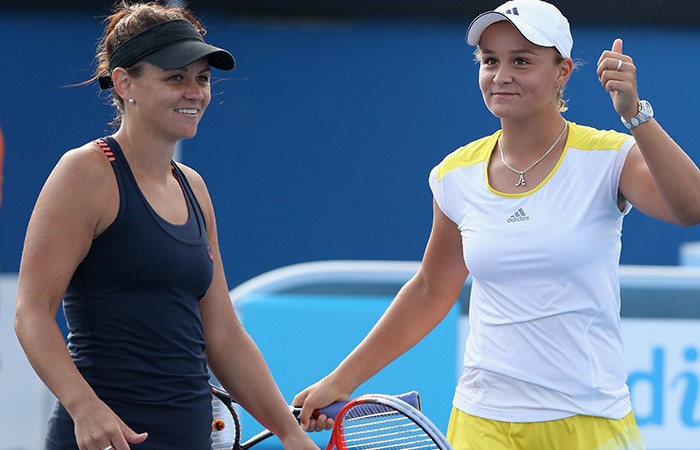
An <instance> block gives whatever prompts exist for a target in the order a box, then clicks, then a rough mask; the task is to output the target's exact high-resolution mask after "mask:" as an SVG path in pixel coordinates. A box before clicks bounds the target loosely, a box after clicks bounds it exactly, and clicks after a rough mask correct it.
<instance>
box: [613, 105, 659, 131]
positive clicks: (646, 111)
mask: <svg viewBox="0 0 700 450" xmlns="http://www.w3.org/2000/svg"><path fill="white" fill-rule="evenodd" d="M653 117H654V109H653V108H652V107H651V103H649V102H648V101H646V100H640V101H639V112H638V113H637V115H636V116H634V117H632V118H631V119H630V120H629V121H628V120H625V118H624V117H620V120H621V121H622V123H623V124H624V125H625V126H626V127H627V129H628V130H631V129H632V128H636V127H638V126H639V125H641V124H643V123H644V122H646V121H648V120H649V119H652V118H653Z"/></svg>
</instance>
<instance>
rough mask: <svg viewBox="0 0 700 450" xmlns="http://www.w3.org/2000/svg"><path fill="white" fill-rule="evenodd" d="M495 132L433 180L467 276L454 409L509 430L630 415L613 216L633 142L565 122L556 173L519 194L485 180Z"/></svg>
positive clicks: (617, 217) (452, 159) (618, 227)
mask: <svg viewBox="0 0 700 450" xmlns="http://www.w3.org/2000/svg"><path fill="white" fill-rule="evenodd" d="M500 134H501V131H500V130H499V131H497V132H496V133H494V134H493V135H491V136H488V137H485V138H482V139H479V140H477V141H474V142H472V143H470V144H468V145H466V146H464V147H461V148H459V149H457V150H456V151H455V152H453V153H452V154H450V155H449V156H447V157H446V158H445V159H444V160H443V161H442V162H441V163H440V164H439V165H437V166H436V167H435V168H434V169H433V170H432V171H431V173H430V187H431V189H432V191H433V195H434V197H435V199H436V201H437V203H438V205H439V207H440V209H441V210H442V211H443V212H444V213H445V215H446V216H447V217H449V218H450V219H451V220H452V221H453V222H455V223H456V224H457V226H458V227H459V229H460V231H461V234H462V246H463V253H464V261H465V263H466V265H467V268H468V269H469V272H470V273H471V275H472V278H473V281H472V288H471V297H470V306H469V325H470V332H469V337H468V338H467V342H466V352H465V355H464V368H463V372H462V376H461V377H460V380H459V383H458V386H457V389H456V393H455V397H454V403H453V404H454V406H455V407H456V408H458V409H460V410H463V411H465V412H467V413H469V414H472V415H475V416H479V417H485V418H488V419H492V420H499V421H506V422H537V421H546V420H556V419H561V418H564V417H569V416H572V415H576V414H586V415H594V416H602V417H607V418H613V419H619V418H622V417H624V416H625V415H626V414H627V413H629V411H630V410H631V405H630V398H629V390H628V388H627V385H626V379H627V372H626V368H625V359H624V352H623V345H622V338H621V334H620V284H619V275H618V267H619V259H620V249H621V241H620V237H621V233H622V219H623V217H624V215H625V214H627V213H628V212H629V210H630V209H631V205H629V204H628V205H627V206H626V209H625V211H623V212H620V210H619V208H618V203H617V201H618V186H619V180H620V174H621V172H622V167H623V165H624V162H625V158H626V157H627V153H628V152H629V149H630V148H631V147H632V146H633V145H634V139H633V138H632V137H631V136H629V135H627V134H623V133H618V132H616V131H600V130H596V129H593V128H590V127H585V126H580V125H577V124H575V123H572V122H569V135H568V139H567V142H566V145H565V148H564V151H563V153H562V155H561V157H560V159H559V161H558V162H557V165H556V166H555V168H554V170H553V171H552V173H551V174H550V175H549V176H548V177H547V178H545V180H544V181H542V183H540V184H539V185H538V186H536V187H534V188H533V189H532V190H530V191H528V192H526V193H523V194H504V193H500V192H497V191H495V190H493V189H492V188H491V187H490V186H489V183H488V175H487V164H488V161H489V158H490V155H491V152H492V151H493V149H494V147H495V145H496V140H497V139H498V137H499V136H500Z"/></svg>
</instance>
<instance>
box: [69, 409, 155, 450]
mask: <svg viewBox="0 0 700 450" xmlns="http://www.w3.org/2000/svg"><path fill="white" fill-rule="evenodd" d="M72 418H73V422H74V423H75V438H76V441H77V443H78V448H79V449H80V450H104V449H105V448H110V446H111V448H112V449H114V450H129V449H130V447H129V444H140V443H141V442H143V441H145V440H146V438H147V437H148V433H136V432H135V431H134V430H132V429H131V428H129V427H128V426H127V425H126V424H125V423H124V422H123V421H122V420H121V419H120V418H119V416H117V414H116V413H115V412H114V411H112V410H111V409H110V408H109V407H108V406H107V405H106V404H105V403H104V402H102V401H101V400H99V399H96V400H90V403H89V404H87V403H85V404H83V405H81V406H80V408H79V410H78V411H76V412H74V413H73V415H72Z"/></svg>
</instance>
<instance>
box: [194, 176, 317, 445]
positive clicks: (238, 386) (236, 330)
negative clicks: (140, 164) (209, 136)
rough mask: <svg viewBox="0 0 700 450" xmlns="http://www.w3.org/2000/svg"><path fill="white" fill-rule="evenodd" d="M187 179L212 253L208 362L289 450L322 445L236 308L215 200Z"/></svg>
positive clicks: (205, 306) (206, 309)
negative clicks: (303, 423) (294, 409)
mask: <svg viewBox="0 0 700 450" xmlns="http://www.w3.org/2000/svg"><path fill="white" fill-rule="evenodd" d="M188 178H189V179H190V180H193V179H194V180H195V182H194V183H193V188H194V189H195V192H196V195H197V198H198V200H199V201H200V204H201V205H202V208H203V209H204V211H205V215H206V221H207V236H208V238H209V245H210V246H211V249H212V254H213V257H214V279H213V281H212V284H211V286H210V287H209V290H208V291H207V294H206V295H205V297H204V298H203V299H202V300H201V301H200V311H201V315H202V322H203V324H204V333H205V338H206V342H207V350H206V352H207V358H208V361H209V366H210V368H211V369H212V371H213V372H214V374H215V375H216V377H217V379H218V380H219V381H220V382H221V383H222V384H223V386H224V388H225V389H226V390H227V391H229V393H231V395H232V396H233V397H234V398H235V399H236V401H237V402H238V403H240V405H241V406H242V407H243V408H244V409H245V410H246V411H247V412H249V413H250V414H251V415H252V416H253V417H255V419H256V420H257V421H258V422H260V423H261V424H262V425H263V426H265V427H266V428H267V429H269V430H270V431H272V432H273V433H274V434H275V435H276V436H277V437H278V438H280V441H281V442H282V444H283V445H284V447H285V448H286V449H292V448H293V449H318V447H317V446H316V445H315V444H314V443H313V441H312V440H311V439H310V438H309V437H308V436H307V435H306V433H304V431H303V430H302V429H301V427H300V426H299V424H298V423H297V421H296V419H294V416H293V415H292V414H290V412H289V408H288V406H287V403H286V401H285V399H284V397H283V396H282V393H281V392H280V390H279V388H278V387H277V384H276V383H275V381H274V379H273V377H272V375H271V373H270V371H269V369H268V367H267V364H266V362H265V360H264V358H263V356H262V354H261V353H260V351H259V349H258V347H257V345H256V344H255V342H253V340H252V339H251V337H250V336H249V335H248V333H247V332H246V331H245V330H244V328H243V326H242V325H241V322H240V321H239V319H238V317H237V315H236V313H235V311H234V309H233V305H232V304H231V299H230V297H229V293H228V288H227V285H226V280H225V277H224V270H223V264H222V260H221V254H220V251H219V245H218V237H217V231H216V220H215V217H214V211H213V207H212V204H211V199H210V198H209V195H208V193H207V191H206V187H205V186H204V182H203V181H202V180H201V178H200V177H199V176H198V175H196V174H195V173H194V172H192V171H189V172H188Z"/></svg>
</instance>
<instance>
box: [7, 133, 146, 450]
mask: <svg viewBox="0 0 700 450" xmlns="http://www.w3.org/2000/svg"><path fill="white" fill-rule="evenodd" d="M101 153H102V152H101V150H99V149H97V148H92V149H91V148H90V146H89V145H88V146H85V147H83V148H81V149H79V150H75V151H72V152H69V153H68V154H66V155H65V156H64V157H63V158H62V159H61V161H60V162H59V163H58V164H57V166H56V168H55V169H54V171H53V172H52V173H51V175H50V176H49V178H48V180H47V181H46V184H45V185H44V188H43V189H42V192H41V194H40V195H39V198H38V200H37V203H36V206H35V208H34V212H33V213H32V217H31V219H30V221H29V226H28V228H27V235H26V239H25V244H24V251H23V253H22V262H21V264H20V272H19V286H18V294H17V310H16V315H15V332H16V333H17V337H18V339H19V341H20V344H21V345H22V348H23V349H24V351H25V353H26V355H27V357H28V359H29V361H30V363H31V364H32V366H33V367H34V370H35V371H36V372H37V374H38V375H39V377H40V378H41V379H42V380H43V381H44V383H45V384H46V385H47V386H48V387H49V389H50V390H51V391H52V392H53V393H54V394H55V395H56V397H57V398H58V399H59V400H60V401H61V403H62V404H63V406H64V407H65V408H66V410H67V411H68V413H69V414H70V415H71V417H72V418H73V420H74V422H75V424H76V438H77V440H78V444H79V446H80V448H81V449H83V448H93V447H96V446H101V447H100V448H103V447H106V446H107V445H109V444H110V442H112V443H113V444H114V445H115V448H119V449H122V448H128V447H127V439H128V440H129V441H130V442H134V443H135V442H140V441H142V440H143V439H144V438H145V436H141V437H138V436H139V435H137V434H136V433H134V432H133V431H131V430H130V429H128V428H127V427H126V425H124V424H123V422H121V420H119V418H118V417H117V416H116V415H115V414H114V413H113V412H112V411H111V410H110V409H109V408H108V407H107V406H106V405H105V404H104V403H103V402H102V401H100V400H99V399H98V398H97V396H96V395H95V393H94V391H93V390H92V388H91V387H90V386H89V385H88V384H87V382H86V381H85V379H83V377H82V376H81V374H80V373H79V372H78V370H77V368H76V367H75V365H74V364H73V361H72V360H71V358H70V356H69V354H68V351H67V349H66V345H65V341H64V339H63V336H62V335H61V332H60V329H59V327H58V324H57V323H56V319H55V318H56V312H57V311H58V308H59V306H60V304H61V299H62V297H63V294H64V293H65V291H66V288H67V286H68V283H69V282H70V279H71V277H72V276H73V272H74V271H75V269H76V267H77V266H78V264H79V263H80V261H81V260H82V259H83V258H84V257H85V255H86V254H87V252H88V250H89V249H90V245H91V243H92V239H93V237H94V236H95V235H96V234H99V232H100V231H101V230H103V229H104V226H106V224H108V223H111V220H109V219H107V220H105V219H106V217H105V216H106V215H109V214H110V212H112V211H113V208H114V203H113V202H114V201H117V202H118V197H116V194H115V193H113V194H114V196H111V195H110V192H109V185H108V184H107V183H105V182H104V180H105V179H106V180H109V176H110V174H109V172H107V171H110V172H111V168H109V166H108V163H107V161H106V158H105V157H104V155H103V154H101ZM111 176H112V179H113V178H114V175H111ZM114 189H116V183H115V185H114ZM105 199H108V200H105ZM109 199H111V200H112V203H110V200H109ZM110 206H111V207H112V209H110ZM114 214H116V213H114ZM112 220H113V217H112Z"/></svg>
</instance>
